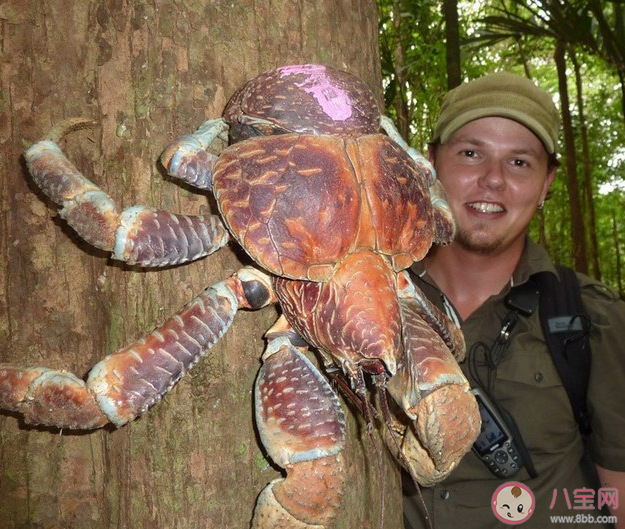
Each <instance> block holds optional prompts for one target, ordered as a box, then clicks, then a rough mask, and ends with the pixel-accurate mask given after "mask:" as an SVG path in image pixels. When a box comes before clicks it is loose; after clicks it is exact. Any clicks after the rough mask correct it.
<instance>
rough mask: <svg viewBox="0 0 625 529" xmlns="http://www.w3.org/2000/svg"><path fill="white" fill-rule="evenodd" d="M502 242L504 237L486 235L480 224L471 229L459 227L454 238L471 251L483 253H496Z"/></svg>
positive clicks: (455, 242) (456, 242)
mask: <svg viewBox="0 0 625 529" xmlns="http://www.w3.org/2000/svg"><path fill="white" fill-rule="evenodd" d="M502 242H503V238H502V237H497V238H492V237H489V236H486V235H484V233H483V231H482V230H481V226H480V225H477V226H473V227H472V229H471V230H470V231H469V230H465V229H463V228H458V231H457V232H456V236H455V238H454V244H458V245H459V246H461V247H462V248H464V249H465V250H467V251H469V252H474V253H478V254H482V255H491V254H493V253H495V252H496V251H497V250H498V249H499V248H500V247H501V244H502Z"/></svg>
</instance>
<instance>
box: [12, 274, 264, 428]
mask: <svg viewBox="0 0 625 529" xmlns="http://www.w3.org/2000/svg"><path fill="white" fill-rule="evenodd" d="M273 301H274V297H273V293H272V290H271V283H270V279H269V277H268V276H266V275H265V274H262V273H260V272H258V271H257V270H255V269H251V268H243V269H241V270H240V271H239V272H238V273H237V274H236V275H234V276H232V277H230V278H229V279H227V280H225V281H221V282H219V283H217V284H215V285H213V286H212V287H209V288H208V289H206V290H205V291H204V292H202V293H201V294H200V295H199V296H197V297H196V298H195V299H194V300H193V301H191V302H190V303H189V304H187V305H186V306H185V307H184V308H183V309H182V310H181V311H180V312H179V313H178V314H176V315H175V316H173V317H172V318H171V319H169V320H167V321H166V322H165V323H164V324H163V325H161V326H160V327H159V328H157V329H156V330H154V331H153V332H151V333H150V334H148V335H146V336H144V337H143V338H142V339H140V340H139V341H138V342H136V343H134V344H132V345H129V346H127V347H125V348H124V349H121V350H120V351H118V352H116V353H114V354H111V355H109V356H107V357H106V358H104V359H103V360H102V361H101V362H99V363H98V364H96V365H95V366H94V367H93V368H92V369H91V371H90V373H89V376H88V378H87V381H86V383H85V382H84V381H83V380H81V379H79V378H78V377H76V376H74V375H72V374H71V373H68V372H66V371H53V370H50V369H46V368H40V367H37V368H17V367H13V366H8V365H0V409H4V410H9V411H15V412H18V413H20V414H22V415H23V416H24V418H25V420H26V422H27V423H29V424H41V425H48V426H56V427H59V428H70V429H93V428H99V427H101V426H104V425H105V424H107V423H109V422H112V423H114V424H115V425H116V426H122V425H124V424H126V423H127V422H129V421H132V420H133V419H134V418H136V417H137V416H138V415H140V414H142V413H143V412H145V411H146V410H147V409H148V408H149V407H150V406H152V405H153V404H155V403H157V402H158V401H159V400H160V399H161V398H162V397H163V396H164V395H165V394H166V393H167V392H168V391H169V390H170V389H171V388H172V387H173V386H174V385H175V384H176V383H177V382H178V381H179V380H180V379H181V378H182V377H183V376H184V374H185V373H186V372H187V371H188V370H189V369H190V368H191V367H193V366H194V365H195V364H196V362H197V361H198V360H199V359H200V358H201V357H202V356H203V355H204V354H205V353H206V351H207V350H208V349H210V348H211V347H212V346H213V345H214V344H215V343H216V342H217V341H218V340H219V339H220V338H221V337H222V336H223V334H224V333H225V332H226V331H227V330H228V328H229V327H230V324H231V323H232V320H233V319H234V316H235V314H236V312H237V310H238V309H239V308H251V309H257V308H261V307H263V306H266V305H267V304H269V303H270V302H273Z"/></svg>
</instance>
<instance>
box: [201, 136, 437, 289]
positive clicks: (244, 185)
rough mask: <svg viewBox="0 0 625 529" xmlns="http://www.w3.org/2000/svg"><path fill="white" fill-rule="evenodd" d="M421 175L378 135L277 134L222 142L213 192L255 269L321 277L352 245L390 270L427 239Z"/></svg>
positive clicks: (418, 253) (418, 252) (419, 253)
mask: <svg viewBox="0 0 625 529" xmlns="http://www.w3.org/2000/svg"><path fill="white" fill-rule="evenodd" d="M426 177H427V175H424V174H422V173H421V169H420V168H419V167H417V166H416V165H415V164H414V162H413V161H412V160H411V159H410V157H408V156H407V155H406V154H405V152H404V151H403V150H402V149H401V148H399V147H398V146H396V145H395V144H394V143H393V142H392V141H391V140H389V139H388V138H387V137H386V136H383V135H380V134H375V135H366V136H362V137H360V138H357V139H346V138H341V137H338V136H327V135H321V136H313V135H301V134H284V135H279V136H268V137H258V138H254V139H250V140H247V141H244V142H240V143H237V144H235V145H233V146H231V147H229V148H228V149H226V150H225V151H224V152H223V153H222V155H221V157H220V159H219V161H218V163H217V165H216V169H215V174H214V180H213V182H214V192H215V196H216V198H217V202H218V204H219V208H220V210H221V213H222V215H223V218H224V221H225V222H226V224H227V226H228V228H229V229H230V231H231V233H232V234H233V235H234V237H235V238H236V239H237V241H238V242H239V243H240V244H241V245H242V246H243V247H244V248H245V250H246V251H247V252H248V253H249V254H250V255H251V257H252V258H253V259H255V260H256V261H257V262H258V263H259V264H260V265H261V266H263V267H264V268H265V269H267V270H269V271H270V272H272V273H273V274H276V275H279V276H283V277H289V278H292V279H309V280H313V281H323V280H327V279H328V278H329V277H331V275H332V274H333V272H334V270H335V267H336V264H337V263H338V262H339V261H340V260H341V259H343V258H344V257H345V256H347V255H348V254H349V253H351V252H352V251H354V249H357V248H370V249H373V250H374V251H376V252H378V253H381V254H383V255H387V256H389V258H391V260H392V262H393V267H394V268H395V269H396V270H400V269H404V268H407V267H408V266H410V264H411V263H412V262H413V261H414V260H418V259H421V258H422V257H423V256H424V255H425V253H426V252H427V249H429V247H430V245H431V244H432V239H433V229H434V221H433V213H432V205H431V203H430V199H429V192H428V190H427V181H426V180H427V178H426Z"/></svg>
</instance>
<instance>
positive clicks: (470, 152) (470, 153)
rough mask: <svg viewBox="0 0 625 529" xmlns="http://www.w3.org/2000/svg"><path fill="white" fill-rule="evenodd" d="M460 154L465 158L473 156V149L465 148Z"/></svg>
mask: <svg viewBox="0 0 625 529" xmlns="http://www.w3.org/2000/svg"><path fill="white" fill-rule="evenodd" d="M462 154H464V155H465V156H466V157H467V158H475V154H476V152H475V151H470V150H466V151H462Z"/></svg>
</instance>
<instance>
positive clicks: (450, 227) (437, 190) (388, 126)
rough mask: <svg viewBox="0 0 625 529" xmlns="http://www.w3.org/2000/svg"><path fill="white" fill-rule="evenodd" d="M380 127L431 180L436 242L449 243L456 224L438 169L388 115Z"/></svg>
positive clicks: (427, 178)
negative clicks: (403, 136)
mask: <svg viewBox="0 0 625 529" xmlns="http://www.w3.org/2000/svg"><path fill="white" fill-rule="evenodd" d="M380 127H381V128H382V130H383V131H384V132H386V134H387V136H388V137H389V138H391V139H392V140H393V141H394V142H395V143H397V145H399V146H400V147H401V148H402V149H404V150H405V151H406V153H407V154H408V156H410V157H411V158H412V159H413V160H414V162H415V163H416V164H417V165H418V166H419V167H421V168H422V170H423V171H424V174H425V176H426V181H427V182H429V191H430V200H431V201H432V207H433V208H434V221H435V224H436V229H435V242H436V243H438V244H449V243H450V242H451V241H452V239H453V238H454V234H455V232H456V224H455V221H454V218H453V215H452V213H451V208H450V207H449V204H448V203H447V195H446V194H445V190H444V189H443V185H442V184H441V183H440V181H439V180H438V178H437V177H436V169H434V166H433V165H432V163H431V162H430V160H428V159H427V158H426V157H425V156H423V154H421V153H420V152H419V151H418V150H417V149H415V148H414V147H411V146H410V145H408V144H407V143H406V141H405V140H404V138H402V136H401V134H400V133H399V131H398V130H397V127H396V126H395V123H393V120H392V119H391V118H389V117H388V116H380Z"/></svg>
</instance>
